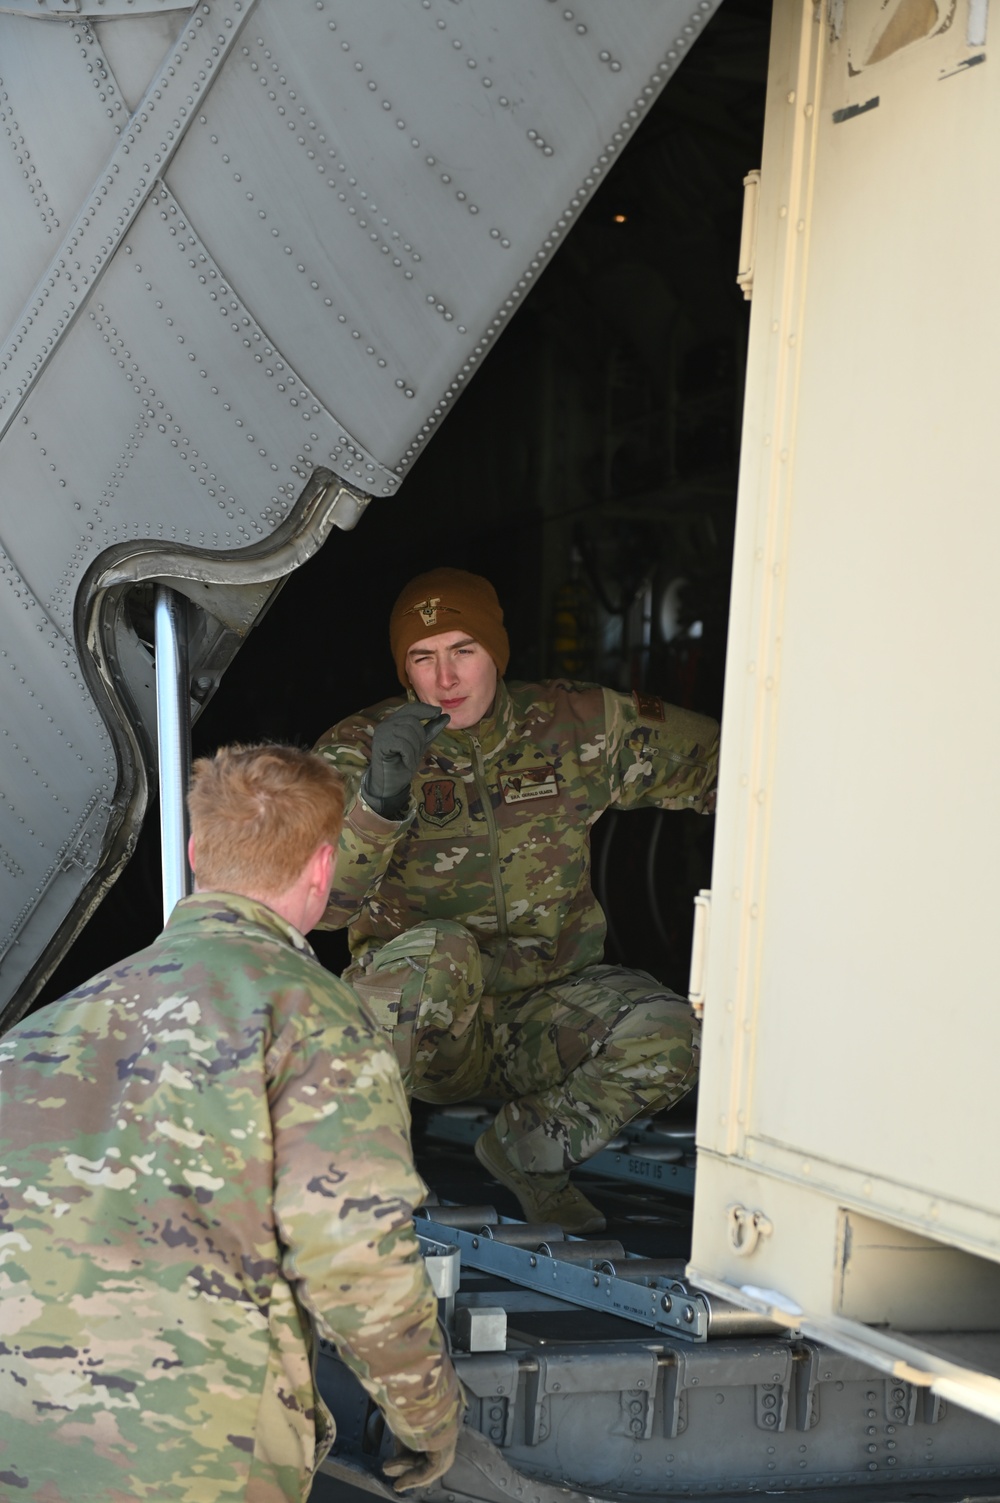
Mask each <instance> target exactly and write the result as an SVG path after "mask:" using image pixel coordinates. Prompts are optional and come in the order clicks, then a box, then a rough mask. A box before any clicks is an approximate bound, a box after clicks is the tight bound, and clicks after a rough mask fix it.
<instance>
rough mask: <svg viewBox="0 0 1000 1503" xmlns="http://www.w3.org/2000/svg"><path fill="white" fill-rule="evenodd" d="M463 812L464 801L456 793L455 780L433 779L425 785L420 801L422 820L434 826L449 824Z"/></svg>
mask: <svg viewBox="0 0 1000 1503" xmlns="http://www.w3.org/2000/svg"><path fill="white" fill-rule="evenodd" d="M461 812H462V800H461V799H460V798H459V797H458V795H457V793H456V792H455V779H454V778H433V779H432V780H431V781H430V782H428V783H424V785H423V789H422V796H421V801H420V818H421V819H426V820H428V821H429V822H430V823H431V824H432V825H446V824H449V823H450V822H451V821H452V820H453V819H454V818H455V816H456V815H457V814H460V813H461Z"/></svg>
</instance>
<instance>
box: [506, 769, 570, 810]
mask: <svg viewBox="0 0 1000 1503" xmlns="http://www.w3.org/2000/svg"><path fill="white" fill-rule="evenodd" d="M500 792H501V793H502V794H503V801H504V803H505V804H521V803H524V802H525V800H527V799H532V798H555V797H556V796H557V795H558V793H559V779H558V777H557V776H556V770H555V768H554V767H525V768H522V769H520V770H519V771H517V772H502V773H501V774H500Z"/></svg>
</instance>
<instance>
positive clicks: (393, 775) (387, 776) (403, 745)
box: [361, 703, 449, 819]
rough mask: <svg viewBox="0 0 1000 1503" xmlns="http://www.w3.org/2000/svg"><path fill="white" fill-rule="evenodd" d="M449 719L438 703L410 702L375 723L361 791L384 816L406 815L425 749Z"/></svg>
mask: <svg viewBox="0 0 1000 1503" xmlns="http://www.w3.org/2000/svg"><path fill="white" fill-rule="evenodd" d="M448 719H449V717H448V716H447V715H446V714H445V713H444V711H443V710H439V709H438V707H437V705H422V704H419V703H417V704H406V705H402V706H401V707H400V708H399V709H398V710H396V711H395V712H394V713H393V714H392V715H389V716H387V717H386V719H385V720H380V721H379V723H378V725H377V726H376V727H375V731H374V734H373V736H372V759H371V763H370V765H369V767H368V771H367V772H366V773H365V775H364V777H363V778H362V779H361V792H362V793H363V794H364V798H365V803H366V804H368V806H369V808H371V809H374V810H375V813H376V814H381V815H382V817H383V819H401V818H402V817H403V814H404V813H405V812H406V806H407V804H408V803H409V800H410V784H411V783H412V782H413V777H414V774H415V773H416V770H417V768H418V767H419V766H420V764H421V762H422V761H423V759H424V752H425V751H426V750H427V748H428V747H429V746H430V744H431V742H432V741H433V740H434V737H435V736H436V735H438V733H439V732H440V731H443V730H444V728H445V726H446V725H447V724H448Z"/></svg>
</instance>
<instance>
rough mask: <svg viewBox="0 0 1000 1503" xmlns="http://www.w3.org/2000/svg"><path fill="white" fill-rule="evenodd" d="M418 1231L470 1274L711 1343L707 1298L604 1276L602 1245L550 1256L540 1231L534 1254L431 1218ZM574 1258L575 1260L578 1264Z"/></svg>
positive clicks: (578, 1244)
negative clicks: (453, 1252) (448, 1248)
mask: <svg viewBox="0 0 1000 1503" xmlns="http://www.w3.org/2000/svg"><path fill="white" fill-rule="evenodd" d="M430 1209H431V1210H433V1207H431V1208H430ZM500 1224H501V1225H503V1222H502V1221H501V1223H500ZM417 1225H418V1227H419V1229H420V1233H421V1235H422V1236H424V1237H428V1238H431V1239H433V1240H435V1241H437V1242H442V1243H452V1244H454V1246H456V1247H457V1248H458V1249H459V1251H460V1253H461V1259H462V1266H463V1267H465V1268H470V1269H478V1270H479V1271H480V1272H483V1273H492V1274H498V1275H499V1276H500V1277H501V1278H504V1279H509V1280H510V1282H511V1283H512V1284H519V1285H521V1286H523V1287H524V1288H528V1289H536V1290H538V1291H539V1292H540V1293H543V1294H550V1295H554V1296H555V1297H556V1298H557V1299H562V1300H565V1301H566V1302H567V1303H568V1304H572V1305H579V1306H581V1307H582V1308H583V1309H588V1310H603V1311H607V1312H609V1313H611V1314H614V1315H619V1316H621V1317H622V1318H623V1319H625V1320H632V1321H635V1322H637V1323H638V1324H639V1325H644V1326H649V1327H650V1328H651V1329H652V1330H654V1331H669V1332H671V1333H672V1334H674V1335H681V1336H684V1337H686V1338H687V1339H688V1340H690V1341H705V1340H706V1339H707V1337H708V1330H709V1304H708V1300H707V1299H706V1298H705V1297H704V1296H703V1295H701V1294H699V1293H697V1292H694V1291H692V1290H689V1289H687V1288H685V1286H684V1285H683V1284H680V1283H678V1282H676V1281H675V1280H668V1279H661V1278H659V1277H656V1276H654V1277H653V1278H652V1279H651V1280H650V1282H649V1284H638V1283H635V1282H633V1281H632V1280H631V1279H622V1278H619V1277H618V1276H617V1274H615V1273H610V1272H606V1271H603V1269H602V1267H599V1266H598V1265H603V1266H604V1267H607V1268H613V1267H614V1265H613V1264H609V1263H608V1261H607V1254H606V1252H602V1251H601V1245H600V1244H598V1245H597V1246H596V1247H593V1248H591V1245H590V1244H589V1243H588V1242H587V1241H586V1240H585V1239H583V1238H577V1237H569V1238H566V1239H565V1241H564V1242H562V1243H559V1242H556V1243H554V1245H553V1253H551V1254H550V1253H547V1252H545V1251H541V1250H539V1249H540V1248H544V1247H545V1246H547V1244H546V1243H545V1242H544V1240H543V1237H542V1235H541V1229H537V1230H536V1240H535V1251H532V1250H531V1249H530V1248H528V1247H524V1246H517V1245H514V1244H512V1243H509V1242H501V1241H499V1240H497V1238H496V1237H495V1236H494V1235H488V1236H484V1235H480V1234H479V1233H478V1232H470V1231H466V1230H465V1229H464V1228H462V1227H448V1226H444V1225H442V1224H441V1223H440V1222H437V1221H434V1220H433V1219H432V1218H431V1217H430V1216H428V1217H427V1219H426V1222H425V1221H424V1219H423V1215H422V1214H421V1216H419V1217H418V1220H417ZM571 1253H574V1254H576V1258H575V1259H574V1260H573V1261H571V1259H570V1256H569V1254H571Z"/></svg>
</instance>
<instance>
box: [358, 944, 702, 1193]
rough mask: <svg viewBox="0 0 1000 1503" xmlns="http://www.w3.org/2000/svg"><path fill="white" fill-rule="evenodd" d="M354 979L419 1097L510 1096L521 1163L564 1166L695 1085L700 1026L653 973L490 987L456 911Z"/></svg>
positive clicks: (506, 1121) (504, 1136)
mask: <svg viewBox="0 0 1000 1503" xmlns="http://www.w3.org/2000/svg"><path fill="white" fill-rule="evenodd" d="M344 980H345V981H348V982H349V983H350V984H351V985H352V986H353V987H354V988H355V989H356V990H357V991H358V992H359V994H360V995H361V996H362V997H364V998H365V1000H366V1001H367V1002H368V1003H369V1005H370V1006H371V1007H372V1009H373V1011H374V1012H375V1015H376V1017H378V1019H379V1021H380V1022H381V1023H382V1025H383V1026H384V1027H385V1028H386V1029H387V1030H388V1031H389V1032H390V1033H391V1034H392V1041H393V1048H394V1050H395V1053H396V1058H397V1059H398V1061H399V1065H400V1069H401V1071H402V1075H403V1081H404V1084H405V1086H406V1089H407V1091H408V1092H409V1093H410V1094H411V1095H413V1096H415V1097H416V1098H417V1099H418V1100H420V1101H428V1102H435V1103H439V1104H440V1103H446V1102H457V1101H468V1100H470V1099H472V1098H474V1097H476V1096H488V1097H493V1098H498V1099H500V1100H503V1101H504V1102H505V1103H506V1104H505V1105H504V1106H503V1107H502V1109H501V1111H500V1112H499V1114H498V1116H497V1121H496V1131H497V1135H498V1137H499V1139H500V1141H501V1143H502V1144H503V1147H504V1151H505V1152H506V1153H507V1155H508V1157H509V1158H510V1160H511V1162H512V1163H513V1164H515V1165H516V1166H517V1167H518V1168H519V1169H521V1170H523V1171H525V1172H527V1173H553V1172H559V1171H561V1170H564V1169H567V1168H570V1167H571V1166H572V1165H573V1164H579V1163H582V1162H583V1161H584V1160H585V1159H588V1158H590V1156H591V1155H592V1154H594V1153H597V1152H599V1151H600V1149H602V1148H603V1147H604V1146H605V1145H606V1144H607V1143H609V1142H610V1141H611V1140H612V1138H613V1137H614V1136H615V1135H616V1133H617V1132H618V1131H619V1129H620V1128H621V1127H623V1126H624V1124H625V1123H626V1122H629V1121H631V1120H632V1118H633V1117H636V1116H638V1115H639V1114H640V1113H642V1112H653V1111H658V1110H660V1109H662V1108H663V1107H667V1106H672V1105H673V1104H674V1103H675V1102H677V1101H679V1100H680V1099H681V1097H682V1096H684V1095H686V1093H687V1092H688V1091H689V1090H690V1089H691V1087H692V1086H693V1085H694V1083H695V1080H696V1078H697V1073H698V1054H699V1038H700V1025H699V1024H698V1022H697V1020H696V1019H695V1017H694V1015H693V1013H692V1011H691V1008H690V1006H689V1005H688V1003H687V1002H686V1001H685V1000H684V999H683V998H682V997H679V996H677V994H676V993H675V992H672V991H670V990H669V989H668V988H667V987H664V986H662V985H661V984H660V983H659V982H658V981H656V980H655V979H654V978H653V977H652V976H650V975H647V973H646V972H645V971H633V970H628V969H626V968H625V967H624V966H614V965H591V966H586V967H585V968H584V969H582V970H580V971H578V972H576V973H575V974H574V975H571V976H568V977H565V978H564V979H563V980H561V981H554V982H550V983H549V984H547V985H545V986H540V987H533V988H531V989H530V990H528V991H520V992H513V993H508V994H506V995H500V996H492V997H490V996H484V995H483V973H482V959H481V955H480V951H479V947H478V945H477V943H476V941H475V938H474V937H473V935H472V934H471V933H470V932H469V930H468V929H466V928H465V927H464V926H463V925H462V924H459V923H456V922H455V921H453V920H450V919H445V920H438V921H436V922H434V923H427V924H420V925H418V926H416V927H415V928H413V929H409V930H407V931H406V932H405V933H403V934H400V935H397V936H396V938H395V939H392V940H389V941H388V943H387V944H385V945H383V946H382V948H381V949H380V950H378V951H377V952H376V954H375V955H374V956H372V957H371V959H370V960H369V961H368V964H367V966H365V967H364V968H362V967H361V966H358V965H353V966H351V967H350V968H349V969H348V970H347V971H345V973H344Z"/></svg>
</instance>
